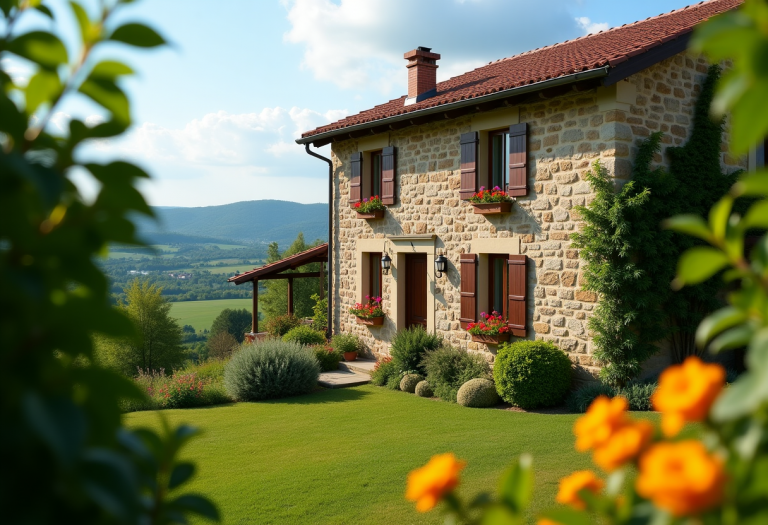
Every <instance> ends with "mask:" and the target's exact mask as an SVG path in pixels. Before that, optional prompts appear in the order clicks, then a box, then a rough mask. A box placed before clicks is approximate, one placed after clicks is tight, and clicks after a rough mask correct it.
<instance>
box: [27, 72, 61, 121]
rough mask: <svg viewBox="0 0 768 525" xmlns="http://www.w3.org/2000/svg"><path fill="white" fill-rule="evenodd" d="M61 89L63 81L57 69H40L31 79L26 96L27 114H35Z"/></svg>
mask: <svg viewBox="0 0 768 525" xmlns="http://www.w3.org/2000/svg"><path fill="white" fill-rule="evenodd" d="M59 91H61V81H60V80H59V75H58V73H56V72H55V71H50V70H48V69H40V70H38V72H37V73H35V74H34V75H33V76H32V78H30V79H29V83H28V84H27V87H26V89H25V90H24V96H25V98H26V103H27V105H26V112H27V115H33V114H34V113H35V111H37V108H39V107H40V105H41V104H43V103H45V102H50V101H52V100H53V99H54V98H55V97H56V95H57V94H58V93H59Z"/></svg>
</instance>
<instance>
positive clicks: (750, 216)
mask: <svg viewBox="0 0 768 525" xmlns="http://www.w3.org/2000/svg"><path fill="white" fill-rule="evenodd" d="M742 224H743V226H744V227H745V228H768V200H761V201H758V202H756V203H754V204H753V205H752V206H750V208H749V210H748V211H747V214H746V215H745V216H744V220H743V221H742Z"/></svg>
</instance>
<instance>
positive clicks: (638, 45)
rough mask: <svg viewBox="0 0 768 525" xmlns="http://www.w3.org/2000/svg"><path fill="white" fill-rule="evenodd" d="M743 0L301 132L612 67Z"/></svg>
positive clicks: (484, 72) (587, 42)
mask: <svg viewBox="0 0 768 525" xmlns="http://www.w3.org/2000/svg"><path fill="white" fill-rule="evenodd" d="M742 1H743V0H710V1H708V2H701V3H699V4H696V5H690V6H687V7H684V8H682V9H678V10H676V11H671V12H669V13H665V14H662V15H659V16H655V17H651V18H647V19H645V20H642V21H639V22H634V23H632V24H625V25H623V26H621V27H616V28H613V29H609V30H607V31H601V32H599V33H595V34H591V35H587V36H583V37H579V38H576V39H574V40H567V41H565V42H561V43H559V44H554V45H551V46H547V47H542V48H540V49H534V50H531V51H526V52H525V53H521V54H519V55H515V56H512V57H509V58H502V59H500V60H496V61H494V62H491V63H489V64H488V65H485V66H482V67H479V68H477V69H475V70H473V71H470V72H468V73H464V74H463V75H459V76H457V77H453V78H451V79H449V80H446V81H445V82H440V83H438V84H437V95H435V96H434V97H431V98H428V99H426V100H423V101H421V102H419V103H416V104H413V105H410V106H403V104H404V102H405V96H402V97H400V98H397V99H394V100H390V101H389V102H387V103H385V104H380V105H378V106H375V107H374V108H372V109H369V110H366V111H362V112H360V113H358V114H356V115H351V116H349V117H346V118H344V119H342V120H339V121H337V122H334V123H332V124H328V125H325V126H321V127H319V128H316V129H313V130H311V131H307V132H305V133H303V134H302V137H310V136H313V135H317V134H319V133H324V132H327V131H333V130H337V129H342V128H346V127H349V126H354V125H358V124H364V123H367V122H373V121H376V120H379V119H383V118H388V117H393V116H396V115H401V114H405V113H410V112H412V111H417V110H421V109H425V108H430V107H435V106H439V105H442V104H448V103H451V102H456V101H459V100H466V99H470V98H475V97H479V96H483V95H487V94H490V93H495V92H498V91H503V90H507V89H511V88H515V87H520V86H524V85H527V84H533V83H536V82H541V81H543V80H549V79H552V78H557V77H561V76H565V75H570V74H573V73H577V72H580V71H588V70H591V69H596V68H600V67H606V66H608V67H615V66H616V65H618V64H620V63H622V62H624V61H626V60H628V59H629V58H631V57H633V56H636V55H639V54H641V53H644V52H645V51H648V50H650V49H652V48H654V47H656V46H659V45H661V44H663V43H666V42H669V41H670V40H673V39H675V38H677V37H679V36H682V35H684V34H686V33H689V32H690V31H692V30H693V28H694V26H696V25H697V24H699V23H701V22H703V21H704V20H707V19H708V18H710V17H712V16H714V15H717V14H720V13H723V12H725V11H728V10H730V9H733V8H735V7H737V6H739V5H740V4H741V3H742ZM403 74H405V71H403Z"/></svg>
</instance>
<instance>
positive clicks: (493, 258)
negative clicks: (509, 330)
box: [488, 254, 509, 319]
mask: <svg viewBox="0 0 768 525" xmlns="http://www.w3.org/2000/svg"><path fill="white" fill-rule="evenodd" d="M507 258H508V256H507V255H506V254H504V255H499V254H490V255H489V256H488V263H489V268H488V270H489V271H488V315H491V312H498V313H500V314H502V316H503V318H504V319H506V318H507V296H508V293H507V290H508V289H509V287H508V285H507V279H508V273H509V272H508V271H507Z"/></svg>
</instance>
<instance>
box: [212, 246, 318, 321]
mask: <svg viewBox="0 0 768 525" xmlns="http://www.w3.org/2000/svg"><path fill="white" fill-rule="evenodd" d="M316 262H319V263H320V271H319V272H293V273H282V272H286V271H290V270H295V269H296V268H299V267H300V266H304V265H307V264H311V263H316ZM327 262H328V243H325V244H321V245H319V246H315V247H314V248H310V249H309V250H305V251H303V252H300V253H297V254H295V255H291V256H290V257H286V258H285V259H281V260H279V261H275V262H273V263H269V264H265V265H264V266H261V267H260V268H254V269H253V270H251V271H249V272H244V273H241V274H239V275H235V276H232V277H230V278H229V279H227V281H228V282H230V283H235V284H243V283H248V282H252V283H253V321H252V327H251V330H252V333H253V334H257V333H258V332H259V313H258V306H259V281H266V280H268V279H287V280H288V313H289V314H292V313H293V280H294V279H302V278H307V277H317V278H319V281H320V282H319V284H320V298H321V299H322V297H323V294H324V287H323V284H324V283H323V280H324V276H325V265H326V263H327Z"/></svg>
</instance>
